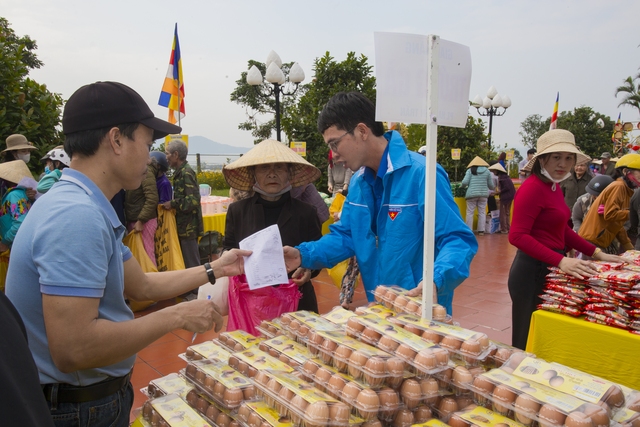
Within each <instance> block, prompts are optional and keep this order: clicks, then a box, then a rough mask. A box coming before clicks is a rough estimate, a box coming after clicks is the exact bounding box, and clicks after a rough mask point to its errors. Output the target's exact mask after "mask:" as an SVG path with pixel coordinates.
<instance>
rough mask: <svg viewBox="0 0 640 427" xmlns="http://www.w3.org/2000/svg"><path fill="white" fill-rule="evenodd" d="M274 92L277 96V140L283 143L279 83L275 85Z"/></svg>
mask: <svg viewBox="0 0 640 427" xmlns="http://www.w3.org/2000/svg"><path fill="white" fill-rule="evenodd" d="M273 91H274V92H275V95H276V138H277V140H278V141H282V139H280V85H279V84H278V83H274V84H273Z"/></svg>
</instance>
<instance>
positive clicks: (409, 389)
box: [400, 378, 422, 409]
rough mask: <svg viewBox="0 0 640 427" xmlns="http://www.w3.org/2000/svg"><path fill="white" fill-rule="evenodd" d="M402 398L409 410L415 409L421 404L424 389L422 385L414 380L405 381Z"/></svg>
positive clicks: (401, 388) (401, 390)
mask: <svg viewBox="0 0 640 427" xmlns="http://www.w3.org/2000/svg"><path fill="white" fill-rule="evenodd" d="M400 396H401V397H402V401H403V402H404V404H405V405H406V407H407V409H414V408H416V407H417V406H418V404H419V403H420V400H421V398H422V389H421V388H420V383H418V381H416V380H415V379H413V378H408V379H406V380H404V382H403V383H402V386H401V387H400Z"/></svg>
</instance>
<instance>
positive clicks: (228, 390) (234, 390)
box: [184, 360, 256, 409]
mask: <svg viewBox="0 0 640 427" xmlns="http://www.w3.org/2000/svg"><path fill="white" fill-rule="evenodd" d="M184 374H185V376H186V377H187V378H188V379H189V380H190V381H191V382H192V383H193V384H194V385H195V386H196V388H197V389H198V391H199V392H201V393H202V394H204V395H206V396H207V397H209V398H210V399H212V400H213V401H214V402H216V403H218V404H219V405H220V406H221V407H223V408H226V409H235V408H237V407H238V406H240V404H241V403H242V401H244V400H253V399H255V398H256V390H255V386H254V385H253V384H252V383H251V382H250V381H249V379H248V378H246V377H245V376H244V375H242V374H240V373H239V372H236V371H235V370H234V369H233V368H231V367H230V366H228V365H223V364H220V363H214V362H212V361H210V360H199V361H196V362H189V363H188V364H187V367H186V368H185V370H184Z"/></svg>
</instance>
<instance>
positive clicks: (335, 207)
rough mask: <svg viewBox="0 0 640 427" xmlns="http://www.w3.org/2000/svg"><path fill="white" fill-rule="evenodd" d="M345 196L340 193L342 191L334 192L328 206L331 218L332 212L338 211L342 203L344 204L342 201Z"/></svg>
mask: <svg viewBox="0 0 640 427" xmlns="http://www.w3.org/2000/svg"><path fill="white" fill-rule="evenodd" d="M345 200H346V197H344V196H343V195H342V193H336V196H335V197H334V198H333V202H331V206H329V215H331V218H333V214H334V213H337V212H340V211H341V210H342V205H344V201H345Z"/></svg>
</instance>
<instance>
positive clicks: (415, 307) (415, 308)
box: [404, 300, 422, 314]
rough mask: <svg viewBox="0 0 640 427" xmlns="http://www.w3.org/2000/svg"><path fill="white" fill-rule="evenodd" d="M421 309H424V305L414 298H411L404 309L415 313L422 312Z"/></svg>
mask: <svg viewBox="0 0 640 427" xmlns="http://www.w3.org/2000/svg"><path fill="white" fill-rule="evenodd" d="M421 309H422V306H421V305H420V304H418V303H417V302H416V301H414V300H409V302H408V303H407V305H406V306H405V308H404V310H405V311H406V312H407V313H413V314H420V310H421Z"/></svg>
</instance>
